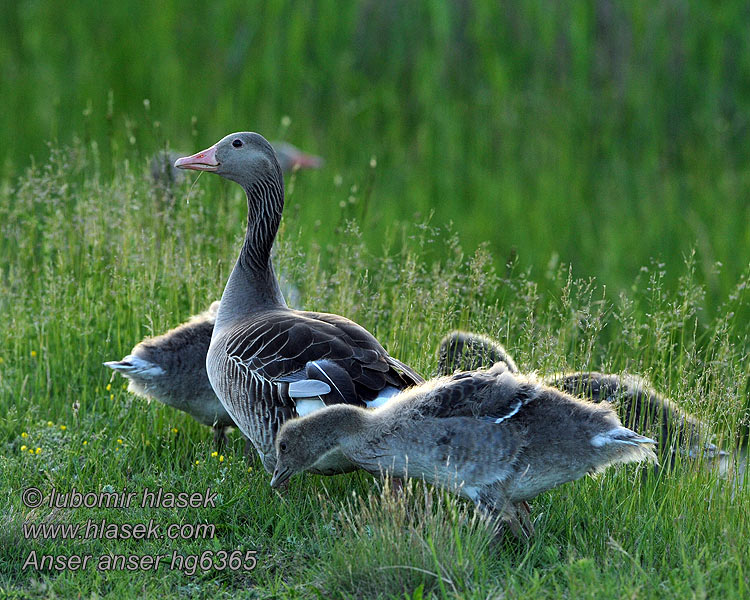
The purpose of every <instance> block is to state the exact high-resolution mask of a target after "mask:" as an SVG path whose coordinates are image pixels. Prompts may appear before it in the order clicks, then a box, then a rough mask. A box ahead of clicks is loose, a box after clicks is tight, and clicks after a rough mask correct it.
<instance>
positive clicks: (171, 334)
mask: <svg viewBox="0 0 750 600" xmlns="http://www.w3.org/2000/svg"><path fill="white" fill-rule="evenodd" d="M218 309H219V302H218V301H217V302H214V303H213V304H211V306H210V307H209V309H208V310H207V311H205V312H202V313H200V314H198V315H195V316H193V317H191V318H190V320H189V321H187V322H186V323H183V324H182V325H179V326H178V327H175V328H174V329H171V330H169V331H167V332H166V333H164V334H162V335H159V336H157V337H153V338H146V339H145V340H143V341H142V342H140V343H139V344H137V345H136V346H135V347H134V348H133V349H132V350H131V351H130V354H128V355H127V356H126V357H125V358H123V359H122V360H116V361H108V362H105V363H104V365H105V366H107V367H109V368H110V369H113V370H114V371H117V372H118V373H120V375H122V376H123V377H126V378H127V379H128V380H129V383H128V390H129V391H130V392H132V393H133V394H136V395H138V396H143V397H145V398H148V399H149V400H150V399H154V400H158V401H159V402H162V403H163V404H166V405H167V406H172V407H173V408H176V409H178V410H181V411H183V412H186V413H187V414H189V415H190V416H191V417H193V418H194V419H195V420H196V421H198V422H199V423H201V424H202V425H208V426H209V427H213V431H214V443H215V444H216V446H217V447H218V448H222V447H223V446H225V445H226V443H227V430H228V428H230V427H234V421H233V420H232V417H230V416H229V413H228V412H227V411H226V409H225V408H224V407H223V406H222V404H221V402H219V398H218V397H217V396H216V394H215V393H214V390H213V388H212V387H211V384H210V382H209V381H208V373H207V372H206V353H207V352H208V346H209V344H210V343H211V334H212V333H213V330H214V322H215V321H216V311H217V310H218Z"/></svg>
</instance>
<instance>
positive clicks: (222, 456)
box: [219, 454, 224, 462]
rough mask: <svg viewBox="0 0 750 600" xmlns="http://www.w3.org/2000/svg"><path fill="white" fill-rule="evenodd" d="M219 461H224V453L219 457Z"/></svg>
mask: <svg viewBox="0 0 750 600" xmlns="http://www.w3.org/2000/svg"><path fill="white" fill-rule="evenodd" d="M219 462H224V455H223V454H222V455H221V456H220V457H219Z"/></svg>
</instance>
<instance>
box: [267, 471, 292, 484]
mask: <svg viewBox="0 0 750 600" xmlns="http://www.w3.org/2000/svg"><path fill="white" fill-rule="evenodd" d="M291 476H292V472H291V471H290V470H289V469H282V470H281V471H279V467H278V466H277V467H276V468H275V469H274V470H273V477H271V487H272V488H278V487H281V486H282V485H284V483H285V482H286V481H287V480H288V479H289V478H290V477H291Z"/></svg>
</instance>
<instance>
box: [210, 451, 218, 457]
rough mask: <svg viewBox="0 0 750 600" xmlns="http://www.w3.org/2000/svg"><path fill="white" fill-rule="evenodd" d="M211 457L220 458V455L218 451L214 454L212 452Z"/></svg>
mask: <svg viewBox="0 0 750 600" xmlns="http://www.w3.org/2000/svg"><path fill="white" fill-rule="evenodd" d="M211 456H213V457H217V456H219V453H218V452H216V450H214V451H213V452H211Z"/></svg>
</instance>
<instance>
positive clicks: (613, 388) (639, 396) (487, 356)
mask: <svg viewBox="0 0 750 600" xmlns="http://www.w3.org/2000/svg"><path fill="white" fill-rule="evenodd" d="M497 362H502V363H505V365H506V366H507V367H508V369H509V370H510V371H511V372H513V373H519V370H518V367H517V366H516V364H515V362H514V361H513V359H512V358H511V356H510V354H509V353H508V351H507V350H506V349H505V348H504V347H503V346H502V345H501V344H499V343H498V342H496V341H495V340H493V339H491V338H489V337H487V336H484V335H480V334H476V333H469V332H465V331H452V332H450V333H449V334H447V335H446V336H445V337H444V338H443V339H442V340H441V341H440V345H439V347H438V375H449V374H451V373H454V372H455V371H468V370H474V369H479V368H487V367H490V366H492V365H493V364H495V363H497ZM543 381H544V383H545V384H546V385H549V386H552V387H555V388H557V389H559V390H562V391H563V392H566V393H568V394H571V395H572V396H575V397H577V398H583V399H585V400H590V401H591V402H609V403H611V404H612V406H613V407H614V408H615V410H617V413H618V415H619V416H620V418H621V419H622V421H623V422H624V423H626V424H628V425H629V426H630V427H638V428H639V429H640V430H646V431H653V432H657V431H658V434H659V441H660V444H659V453H660V455H661V459H662V462H666V461H670V462H671V461H672V460H673V458H674V454H675V452H679V453H680V454H682V455H684V456H687V457H689V458H698V457H699V456H702V457H703V458H704V459H714V458H717V457H722V456H725V455H726V454H727V453H726V452H725V451H723V450H720V449H719V448H717V446H716V445H715V444H713V443H711V442H710V441H708V440H707V439H706V435H705V434H706V432H707V431H708V427H707V426H706V424H705V423H702V422H701V421H700V420H699V419H697V418H696V417H694V416H693V415H691V414H689V413H687V412H685V411H683V410H682V409H681V408H680V407H679V406H677V404H675V403H674V402H672V401H671V400H669V399H667V398H665V397H664V396H662V395H661V394H659V393H658V392H656V391H655V390H654V389H653V387H652V386H651V385H649V383H648V382H647V381H646V380H645V379H643V378H642V377H638V376H636V375H631V374H628V373H623V374H621V375H617V374H611V373H599V372H597V371H579V372H572V373H555V374H553V375H551V376H549V377H546V378H545V379H544V380H543Z"/></svg>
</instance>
